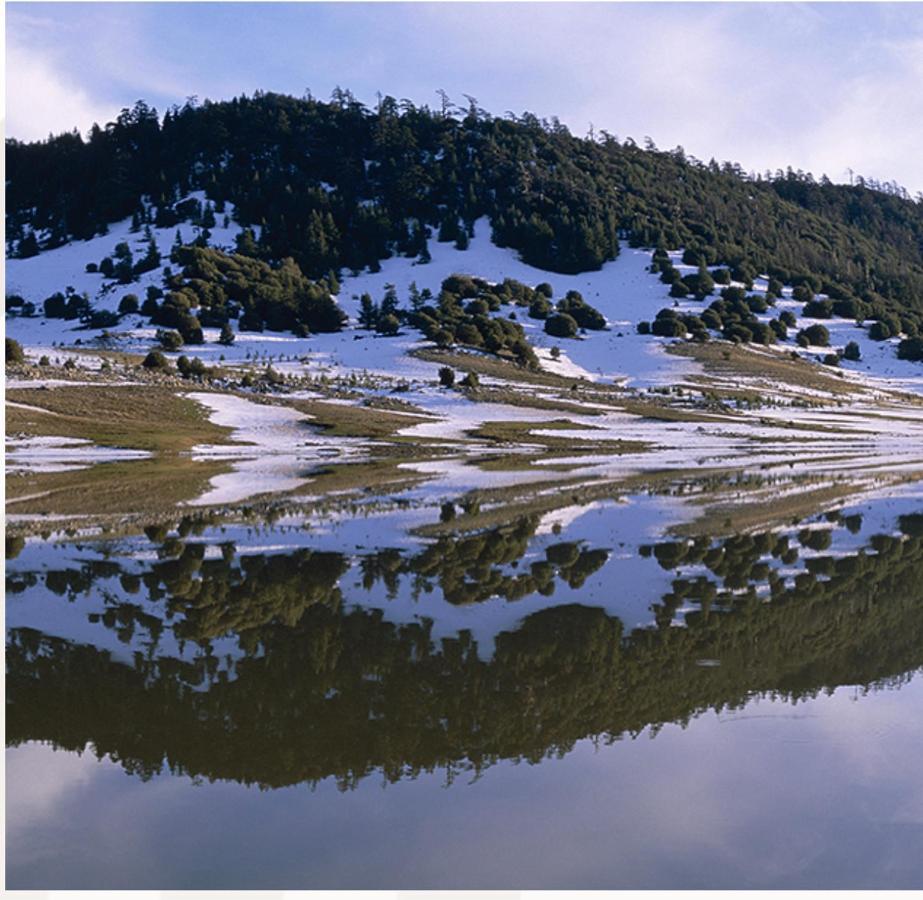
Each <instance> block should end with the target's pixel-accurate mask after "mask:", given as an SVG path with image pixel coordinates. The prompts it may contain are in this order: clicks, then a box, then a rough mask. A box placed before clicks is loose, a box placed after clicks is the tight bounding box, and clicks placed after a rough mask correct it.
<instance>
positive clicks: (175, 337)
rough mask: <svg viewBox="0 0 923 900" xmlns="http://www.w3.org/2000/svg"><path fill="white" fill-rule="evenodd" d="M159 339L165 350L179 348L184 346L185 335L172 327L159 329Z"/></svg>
mask: <svg viewBox="0 0 923 900" xmlns="http://www.w3.org/2000/svg"><path fill="white" fill-rule="evenodd" d="M157 340H158V341H160V346H161V347H163V349H164V350H170V351H173V350H179V348H180V347H182V346H183V336H182V335H181V334H180V333H179V332H178V331H173V330H171V329H164V328H161V329H158V331H157Z"/></svg>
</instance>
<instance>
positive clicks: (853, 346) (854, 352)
mask: <svg viewBox="0 0 923 900" xmlns="http://www.w3.org/2000/svg"><path fill="white" fill-rule="evenodd" d="M898 356H900V350H898ZM843 359H848V360H849V361H850V362H858V361H859V360H860V359H862V351H861V350H860V349H859V345H858V344H857V343H856V342H855V341H850V342H849V343H848V344H847V345H846V346H845V347H844V348H843Z"/></svg>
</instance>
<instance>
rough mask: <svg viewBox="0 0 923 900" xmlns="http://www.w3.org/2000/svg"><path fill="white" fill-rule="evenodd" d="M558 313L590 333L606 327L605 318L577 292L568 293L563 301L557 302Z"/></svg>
mask: <svg viewBox="0 0 923 900" xmlns="http://www.w3.org/2000/svg"><path fill="white" fill-rule="evenodd" d="M558 312H559V313H565V314H567V315H569V316H570V317H571V318H572V319H573V320H574V321H575V322H576V323H577V324H578V325H579V326H580V327H581V328H586V329H588V330H590V331H601V330H602V329H604V328H605V327H606V318H605V316H604V315H603V314H602V313H601V312H599V311H598V310H596V309H594V308H593V307H592V306H590V304H589V303H587V302H586V300H584V299H583V297H582V295H581V294H580V292H579V291H568V292H567V295H566V296H565V297H564V299H563V300H559V301H558ZM546 331H547V328H546Z"/></svg>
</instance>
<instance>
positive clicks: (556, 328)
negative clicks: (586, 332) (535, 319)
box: [545, 313, 578, 338]
mask: <svg viewBox="0 0 923 900" xmlns="http://www.w3.org/2000/svg"><path fill="white" fill-rule="evenodd" d="M577 331H578V326H577V320H576V319H574V318H573V316H569V315H568V314H567V313H555V314H554V315H553V316H549V317H548V318H547V319H545V334H550V335H551V336H552V337H559V338H571V337H575V336H576V335H577Z"/></svg>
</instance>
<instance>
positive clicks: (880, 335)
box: [869, 320, 894, 341]
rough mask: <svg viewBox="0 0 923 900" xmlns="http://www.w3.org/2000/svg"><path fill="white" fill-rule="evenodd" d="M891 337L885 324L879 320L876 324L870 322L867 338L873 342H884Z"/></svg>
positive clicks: (889, 330)
mask: <svg viewBox="0 0 923 900" xmlns="http://www.w3.org/2000/svg"><path fill="white" fill-rule="evenodd" d="M893 336H894V335H893V332H892V331H891V326H890V325H889V324H888V323H887V322H882V321H880V320H879V321H878V322H872V326H871V328H869V337H870V338H871V339H872V340H873V341H886V340H888V338H890V337H893Z"/></svg>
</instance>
